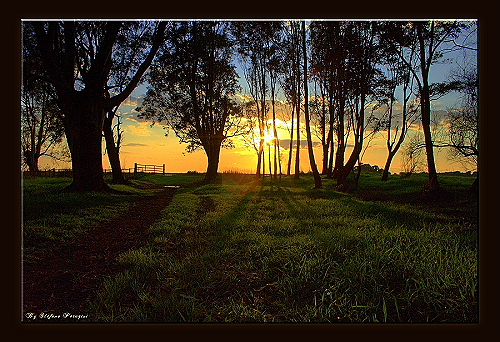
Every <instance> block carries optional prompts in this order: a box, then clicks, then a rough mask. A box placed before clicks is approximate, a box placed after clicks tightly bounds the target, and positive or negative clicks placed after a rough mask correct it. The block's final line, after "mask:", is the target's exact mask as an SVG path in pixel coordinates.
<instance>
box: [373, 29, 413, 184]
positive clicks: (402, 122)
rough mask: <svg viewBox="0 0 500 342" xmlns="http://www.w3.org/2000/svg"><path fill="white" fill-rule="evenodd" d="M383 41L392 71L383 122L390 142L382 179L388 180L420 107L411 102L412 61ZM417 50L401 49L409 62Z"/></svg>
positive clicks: (387, 81) (387, 62) (386, 57)
mask: <svg viewBox="0 0 500 342" xmlns="http://www.w3.org/2000/svg"><path fill="white" fill-rule="evenodd" d="M381 45H382V46H384V47H385V48H386V50H385V64H386V67H387V72H388V74H389V77H388V79H387V80H386V81H385V84H386V87H385V90H386V91H387V93H386V94H385V96H386V101H385V103H386V104H387V112H386V115H385V117H384V118H383V119H382V121H383V125H384V126H385V127H384V129H385V131H386V132H387V139H386V145H387V151H388V154H387V159H386V162H385V166H384V171H383V173H382V178H381V180H382V181H387V180H388V178H389V170H390V167H391V164H392V160H393V159H394V157H395V156H396V154H397V153H398V151H399V149H400V147H401V146H402V144H403V142H404V140H405V138H406V135H407V133H408V129H409V127H410V126H411V124H412V123H414V122H415V120H416V114H417V110H416V107H415V105H414V104H413V103H411V102H410V99H411V97H412V95H413V83H414V76H413V74H412V73H411V71H410V69H409V68H408V65H407V64H405V63H403V62H401V61H400V60H399V58H398V56H397V55H396V54H395V53H394V52H393V51H391V49H390V47H388V46H385V42H384V41H383V39H382V44H381ZM401 49H404V47H401ZM414 52H415V51H414V50H412V49H408V51H407V53H405V52H404V51H401V54H402V55H404V56H406V57H405V58H406V59H407V61H408V62H409V63H408V64H409V65H412V64H413V60H414ZM398 88H399V89H400V92H401V97H402V101H398V100H397V98H396V90H397V89H398ZM396 103H399V104H400V106H401V111H400V114H399V115H398V113H396V112H395V111H394V106H395V104H396ZM394 126H395V127H394Z"/></svg>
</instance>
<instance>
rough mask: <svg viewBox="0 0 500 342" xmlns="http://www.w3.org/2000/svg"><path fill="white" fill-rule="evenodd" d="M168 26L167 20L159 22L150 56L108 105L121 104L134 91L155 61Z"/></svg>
mask: <svg viewBox="0 0 500 342" xmlns="http://www.w3.org/2000/svg"><path fill="white" fill-rule="evenodd" d="M166 26H167V22H166V21H161V22H160V23H159V24H158V27H157V28H156V31H155V34H154V40H153V45H152V46H151V50H150V51H149V54H148V56H147V57H146V59H145V60H144V62H142V64H141V65H140V66H139V69H137V72H136V73H135V75H134V77H133V78H132V80H131V81H130V83H129V84H128V85H127V87H126V88H125V89H124V90H123V91H122V92H121V93H119V94H118V95H115V96H113V97H111V98H110V99H109V101H108V107H115V106H119V105H120V104H121V103H122V102H123V101H124V100H125V99H126V98H127V97H128V96H129V95H130V94H131V93H132V91H134V89H135V88H136V87H137V85H138V84H139V81H140V79H141V77H142V75H143V74H144V73H145V72H146V70H147V69H148V68H149V66H150V65H151V62H152V61H153V58H154V56H155V54H156V52H157V51H158V49H159V48H160V46H161V44H162V43H163V38H164V33H165V28H166Z"/></svg>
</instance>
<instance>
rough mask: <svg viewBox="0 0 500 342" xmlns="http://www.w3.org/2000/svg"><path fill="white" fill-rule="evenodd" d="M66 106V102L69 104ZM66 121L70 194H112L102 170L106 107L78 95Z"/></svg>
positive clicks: (87, 97)
mask: <svg viewBox="0 0 500 342" xmlns="http://www.w3.org/2000/svg"><path fill="white" fill-rule="evenodd" d="M66 105H67V103H66ZM68 107H71V108H68V109H67V110H65V112H66V113H69V114H68V115H67V116H66V117H65V118H64V120H63V121H64V126H65V133H66V138H67V140H68V146H69V149H70V152H71V162H72V167H73V182H72V183H71V184H70V185H69V186H68V187H67V190H68V191H109V190H111V189H110V187H109V186H108V185H107V184H106V182H105V181H104V174H103V170H102V123H103V121H102V120H103V115H104V106H103V105H102V102H101V101H95V100H94V99H91V98H89V96H84V95H83V94H78V95H75V99H74V101H73V103H72V105H69V106H68Z"/></svg>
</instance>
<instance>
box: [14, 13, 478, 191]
mask: <svg viewBox="0 0 500 342" xmlns="http://www.w3.org/2000/svg"><path fill="white" fill-rule="evenodd" d="M474 28H475V26H474V25H473V24H471V23H466V22H460V21H312V22H310V23H309V25H306V22H304V21H302V22H300V21H247V22H246V21H211V20H204V21H72V20H67V21H56V20H54V21H25V22H23V99H25V103H24V102H23V120H25V121H26V122H27V125H26V127H28V128H29V127H31V128H30V129H31V132H34V133H32V137H31V138H29V134H28V133H29V131H30V129H26V137H27V138H26V139H25V141H26V143H24V142H23V148H24V146H26V148H24V154H25V158H26V161H27V162H28V161H30V164H28V165H33V166H30V169H31V168H32V167H33V168H36V166H34V164H33V162H32V160H33V159H37V158H38V157H39V156H40V155H41V154H42V153H41V149H40V148H39V147H37V146H39V145H40V146H41V145H43V144H40V143H38V145H37V142H36V139H34V138H33V137H34V136H36V135H37V134H39V135H40V136H44V134H48V135H49V136H50V137H51V138H47V139H45V140H44V139H39V140H40V141H42V140H43V141H53V143H56V142H59V141H60V140H61V139H62V132H64V134H65V136H66V139H67V142H68V147H69V151H70V154H71V162H72V167H73V171H74V177H73V182H72V184H71V185H70V186H69V189H70V190H76V191H92V190H109V187H108V186H107V185H106V183H105V182H104V178H103V170H102V137H103V136H104V137H105V144H106V151H107V153H108V157H109V160H110V164H111V167H112V169H113V180H114V181H115V182H124V181H125V179H124V178H123V175H122V174H121V166H120V157H119V149H120V141H121V131H120V129H119V127H118V128H116V133H115V126H113V122H116V121H118V124H119V123H120V121H119V117H117V115H116V112H117V109H118V107H119V106H120V104H121V103H122V102H123V101H124V100H125V99H126V98H127V97H128V96H129V95H130V94H131V93H132V91H133V90H134V89H135V88H136V87H137V86H138V85H139V84H140V83H141V82H144V81H147V84H148V91H147V94H146V97H145V99H144V102H143V104H142V105H141V106H140V107H138V108H137V111H138V112H139V113H140V115H141V116H142V117H144V118H145V119H148V120H151V121H153V122H163V123H165V124H166V125H167V126H168V128H169V129H170V130H172V131H173V132H174V133H175V134H176V136H177V137H178V138H179V140H180V141H181V142H184V143H187V144H188V148H187V149H188V151H194V150H196V149H203V150H204V151H205V153H206V155H207V160H208V163H207V165H208V166H207V172H206V177H205V181H206V182H207V183H211V182H214V181H216V179H217V174H218V164H219V158H220V149H221V148H222V147H230V146H232V143H231V138H232V137H235V136H243V137H245V138H246V139H248V140H250V141H251V144H253V146H254V148H255V151H256V154H257V166H256V177H260V176H261V175H264V174H265V173H266V166H267V168H268V173H269V174H271V175H273V177H275V178H277V177H280V176H281V174H282V172H283V166H282V162H283V160H284V159H287V168H286V173H287V174H289V175H290V174H291V173H292V170H294V175H295V177H299V176H300V166H299V165H300V164H299V163H300V158H299V157H300V148H301V145H302V144H301V139H302V138H303V135H304V134H305V138H306V140H307V148H308V157H309V165H310V168H311V170H312V173H313V175H314V181H315V187H316V188H319V187H321V186H322V184H321V174H322V175H323V177H331V178H334V179H336V180H337V184H338V186H339V188H340V189H344V188H346V184H347V183H348V176H349V174H351V173H352V171H353V170H355V167H356V165H358V166H359V165H362V163H361V159H362V156H363V154H364V151H366V148H367V146H368V143H369V140H368V137H371V138H373V136H374V134H375V133H384V132H385V134H386V137H387V149H388V158H387V162H386V164H385V166H384V168H383V169H381V170H378V171H381V174H382V180H387V178H388V175H389V168H390V166H391V162H392V160H393V158H394V156H395V155H396V153H397V152H398V150H399V149H400V147H401V146H402V144H403V142H404V140H405V137H406V136H407V134H408V130H409V127H410V125H411V124H415V123H417V122H420V123H421V125H422V130H423V134H424V144H423V148H424V149H425V155H426V162H427V171H428V174H429V182H428V185H427V187H428V189H430V190H437V189H439V181H438V178H437V171H436V166H435V160H434V148H435V147H436V146H438V144H437V143H436V142H435V141H434V139H433V136H432V131H431V108H430V102H431V100H432V99H433V96H437V95H439V94H444V93H446V92H448V91H462V92H465V93H467V94H471V91H472V90H471V85H470V84H471V83H470V82H469V83H467V84H466V80H464V79H454V80H452V81H450V82H447V83H442V84H439V85H433V84H431V83H430V82H429V74H430V73H431V66H432V65H433V64H434V63H436V62H438V61H440V60H441V59H442V58H443V57H444V55H445V52H446V51H447V49H448V48H449V46H452V47H451V48H449V49H451V50H452V49H458V48H460V49H463V48H464V47H463V44H464V43H463V42H462V43H460V44H459V43H457V42H456V40H457V39H458V38H459V36H460V33H461V32H462V31H464V30H468V31H472V30H474ZM450 42H453V43H454V44H452V45H450ZM237 60H238V61H239V62H240V64H241V67H242V70H243V74H244V79H245V81H246V84H247V86H248V91H249V93H250V94H249V95H250V98H251V100H250V101H248V102H246V103H241V102H238V101H236V99H235V95H236V94H237V93H238V92H240V91H241V87H240V85H239V83H238V75H237V73H236V71H235V70H236V61H237ZM473 84H474V83H473ZM475 87H476V88H474V86H472V88H473V89H477V85H475ZM312 88H313V89H314V91H311V89H312ZM279 94H282V95H279ZM279 96H280V97H282V98H284V99H285V100H286V102H287V104H288V106H289V108H290V110H291V120H290V121H291V127H290V129H289V132H290V135H289V136H288V137H286V140H289V142H290V145H289V148H288V156H287V158H284V156H283V149H282V148H280V143H279V141H280V137H278V129H277V115H278V113H277V109H276V103H277V99H278V97H279ZM470 97H471V96H469V99H470ZM29 101H31V104H29ZM469 103H470V101H469ZM396 104H399V107H398V109H397V110H396ZM381 106H385V107H384V108H387V111H386V112H385V113H384V115H382V116H381V117H380V116H378V117H377V116H376V115H375V114H374V112H375V109H377V108H380V107H381ZM474 106H475V107H474ZM476 107H477V101H476V102H475V103H473V104H472V105H471V106H469V109H467V110H465V111H454V112H453V113H454V115H458V116H460V117H465V116H467V115H465V114H466V113H470V112H471V111H472V110H474V109H475V108H476ZM34 108H36V110H35V109H34ZM471 108H472V109H471ZM34 113H37V114H36V115H35V114H34ZM40 113H41V114H40ZM43 113H45V114H43ZM474 113H476V114H477V111H476V112H474ZM42 114H43V115H45V116H42ZM476 114H474V115H476ZM474 115H468V116H472V117H474V118H476V117H477V115H476V116H474ZM41 117H43V119H39V118H41ZM450 117H451V116H450ZM302 120H303V124H302ZM41 121H43V124H42V123H41ZM462 121H463V122H464V124H463V125H462V126H463V127H465V126H466V124H465V122H466V121H467V120H462ZM29 122H31V124H30V123H29ZM33 122H38V124H37V125H38V126H37V127H40V129H39V131H37V128H36V127H35V126H36V125H34V124H33ZM454 122H459V120H455V121H454ZM30 125H31V126H30ZM313 126H314V127H315V128H316V129H315V130H314V131H313ZM42 127H44V128H42ZM452 128H453V129H452V130H451V131H450V141H451V143H450V144H447V145H449V146H452V145H453V146H454V148H455V149H456V150H457V151H458V152H460V153H462V154H463V155H464V156H470V155H476V154H475V153H476V151H477V155H478V148H477V144H478V143H477V144H475V145H474V144H469V145H470V146H465V142H464V141H465V140H466V139H468V140H467V141H470V138H469V137H468V136H466V135H465V134H460V133H459V132H460V131H461V130H462V131H463V128H462V129H460V127H458V124H457V125H455V126H452ZM312 134H316V135H317V136H318V138H319V140H320V142H321V146H322V162H321V165H322V168H321V173H320V171H319V168H318V166H317V163H316V160H315V155H314V153H313V141H312ZM266 136H271V137H272V143H268V144H267V147H268V151H267V152H266V151H265V147H266V144H265V137H266ZM249 137H252V138H249ZM371 138H370V139H371ZM28 141H30V143H29V144H28V143H27V142H28ZM348 141H349V143H350V142H351V141H353V148H352V150H351V151H350V153H349V155H347V146H348ZM294 146H295V147H296V148H295V149H294V148H293V147H294ZM471 146H472V147H473V148H470V147H471ZM471 151H473V153H472V154H471ZM266 156H267V158H268V159H267V160H266ZM356 170H360V169H359V168H357V169H356ZM378 171H377V172H378Z"/></svg>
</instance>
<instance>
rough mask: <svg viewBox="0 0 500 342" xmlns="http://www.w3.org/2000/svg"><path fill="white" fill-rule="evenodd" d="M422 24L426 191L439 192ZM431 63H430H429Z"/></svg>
mask: <svg viewBox="0 0 500 342" xmlns="http://www.w3.org/2000/svg"><path fill="white" fill-rule="evenodd" d="M422 25H423V24H422V23H418V25H417V37H418V40H419V45H420V46H419V48H420V49H419V50H420V69H421V71H420V72H421V75H422V84H421V89H420V92H421V115H422V129H423V131H424V139H425V152H426V155H427V171H428V173H429V181H428V183H427V185H426V190H429V191H436V190H439V188H440V186H439V181H438V176H437V171H436V163H435V160H434V143H433V141H432V133H431V104H430V94H429V67H430V64H428V63H427V61H426V60H427V59H426V55H425V41H424V37H423V33H422ZM429 63H430V61H429Z"/></svg>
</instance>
